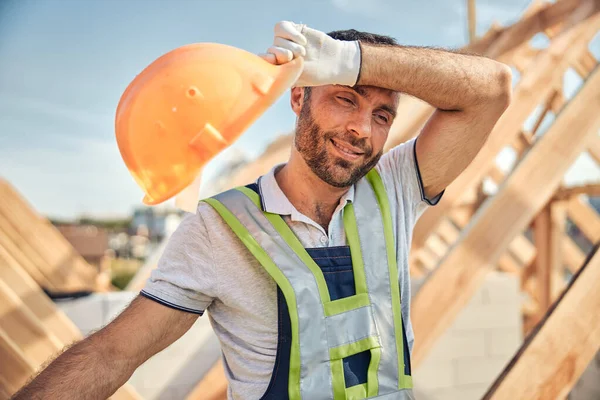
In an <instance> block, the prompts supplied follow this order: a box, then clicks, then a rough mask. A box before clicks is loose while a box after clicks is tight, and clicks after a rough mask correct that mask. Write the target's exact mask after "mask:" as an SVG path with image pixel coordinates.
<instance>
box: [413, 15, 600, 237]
mask: <svg viewBox="0 0 600 400" xmlns="http://www.w3.org/2000/svg"><path fill="white" fill-rule="evenodd" d="M599 28H600V17H599V16H598V14H596V15H595V16H594V17H593V18H592V20H590V22H589V24H587V23H586V24H584V23H582V24H581V25H580V26H578V27H575V28H573V29H572V30H570V31H568V32H566V33H565V34H562V35H560V36H558V37H557V38H556V39H555V40H554V41H553V42H552V43H551V44H550V46H549V47H548V48H547V49H546V50H545V51H544V52H543V53H542V54H541V55H540V57H539V60H538V61H537V63H536V68H532V69H531V70H529V71H527V72H526V73H525V74H524V75H523V77H522V79H521V81H520V83H519V85H518V86H517V89H516V91H515V93H514V95H513V100H512V103H511V105H510V106H509V107H508V109H507V110H506V111H505V113H504V114H503V115H502V117H501V118H500V120H499V121H498V123H497V124H496V125H495V127H494V129H493V131H492V133H491V134H490V136H489V137H488V139H487V141H486V144H485V145H484V147H483V148H482V149H481V151H480V152H479V153H478V154H477V156H476V157H475V159H474V160H473V161H472V162H471V164H470V165H469V167H468V168H467V169H466V170H465V171H463V173H462V174H461V175H460V176H459V177H458V178H456V180H455V181H454V182H453V183H452V184H451V185H449V187H448V188H447V189H446V191H445V193H444V196H443V197H442V200H441V201H440V202H439V203H438V204H437V205H436V206H435V207H430V208H429V209H428V210H427V211H425V213H423V215H422V216H421V217H420V219H419V220H418V222H417V224H416V226H415V229H414V232H413V243H415V245H416V246H417V247H419V246H422V245H423V243H425V240H426V238H427V236H429V234H430V233H431V232H432V231H433V230H435V228H436V227H437V225H438V223H439V221H440V220H441V219H442V218H443V216H444V215H445V214H446V213H447V212H448V211H449V209H450V208H451V207H452V205H453V204H455V202H456V201H457V200H458V199H459V198H460V196H462V194H463V193H465V191H466V190H469V189H470V188H472V187H474V186H475V185H477V184H478V183H479V182H481V180H482V179H483V177H484V175H485V173H486V172H487V170H488V168H487V166H488V165H489V163H490V162H491V160H494V159H495V157H496V155H497V154H498V152H500V150H502V149H503V148H504V147H505V146H507V145H509V144H510V143H511V142H512V141H513V140H514V138H515V136H516V135H518V134H519V133H520V132H521V127H522V125H523V123H524V122H525V120H526V119H527V118H528V117H529V115H530V114H531V112H532V110H533V109H534V108H535V107H536V106H537V105H538V104H539V103H540V102H543V101H545V99H547V98H548V96H550V94H551V93H553V91H554V87H553V85H552V84H551V83H552V82H555V81H557V80H560V79H561V78H562V76H563V74H564V72H565V70H566V69H567V67H568V63H569V61H570V60H571V59H572V58H573V57H578V56H579V55H580V54H581V52H582V51H583V50H584V49H586V48H587V43H588V42H589V40H590V39H591V38H592V37H593V36H594V35H595V33H596V32H597V30H598V29H599Z"/></svg>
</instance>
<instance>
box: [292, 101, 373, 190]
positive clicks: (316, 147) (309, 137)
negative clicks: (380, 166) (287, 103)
mask: <svg viewBox="0 0 600 400" xmlns="http://www.w3.org/2000/svg"><path fill="white" fill-rule="evenodd" d="M334 137H335V138H337V139H340V140H341V141H343V142H346V143H348V144H350V145H352V146H354V147H355V148H357V149H360V151H362V152H363V154H362V155H361V157H360V158H359V159H358V160H357V161H356V162H351V161H348V160H345V159H343V158H341V157H339V156H337V155H334V154H331V153H330V152H329V151H328V150H327V148H328V144H330V143H332V142H331V139H332V138H334ZM294 146H295V148H296V150H297V151H298V152H299V153H300V155H301V156H302V158H303V159H304V162H306V164H307V165H308V166H309V168H310V169H311V170H312V172H313V173H314V174H315V175H316V176H318V177H319V178H320V179H321V180H322V181H324V182H325V183H328V184H329V185H331V186H333V187H337V188H346V187H350V186H352V185H354V184H355V183H356V182H358V180H360V179H361V178H362V177H363V176H365V175H366V174H367V173H368V172H369V171H370V170H371V169H372V168H373V167H374V166H375V165H377V163H378V162H379V159H380V158H381V155H382V154H383V150H381V151H379V152H378V153H377V154H373V148H372V147H371V146H370V145H369V143H368V142H367V139H366V138H362V139H358V138H357V137H356V135H354V134H352V133H350V132H347V131H344V132H334V131H323V130H322V129H321V128H320V127H319V125H318V124H317V123H316V121H315V120H314V118H313V116H312V112H311V109H310V101H309V102H305V103H304V104H303V106H302V109H301V110H300V116H299V117H298V124H297V127H296V136H295V139H294Z"/></svg>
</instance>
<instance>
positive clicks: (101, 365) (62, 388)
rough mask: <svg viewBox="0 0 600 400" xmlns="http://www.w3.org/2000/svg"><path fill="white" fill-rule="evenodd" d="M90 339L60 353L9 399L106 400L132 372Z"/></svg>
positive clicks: (91, 337) (123, 363)
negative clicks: (64, 399)
mask: <svg viewBox="0 0 600 400" xmlns="http://www.w3.org/2000/svg"><path fill="white" fill-rule="evenodd" d="M93 340H94V338H93V336H90V337H88V338H87V339H84V340H82V341H81V342H79V343H77V344H75V345H74V346H73V347H71V348H70V349H68V350H67V351H65V352H64V353H62V354H61V355H60V356H59V357H57V358H56V359H55V360H54V361H53V362H52V363H50V365H48V366H47V367H46V368H45V369H44V370H43V371H42V372H41V373H40V374H39V375H38V376H37V377H35V379H33V380H32V381H31V382H29V383H28V384H27V385H25V386H24V387H23V388H22V389H21V390H19V391H18V392H17V393H16V394H15V395H14V397H13V398H12V399H13V400H26V399H27V400H30V399H59V398H68V399H75V398H80V399H106V398H108V397H109V396H111V395H112V394H113V393H114V392H115V391H116V390H117V389H118V388H119V387H121V386H122V385H123V384H125V382H127V379H129V376H131V374H132V373H133V371H134V369H132V368H130V367H129V366H128V365H125V363H126V362H124V361H122V360H121V361H120V360H119V359H118V357H115V358H116V360H115V359H111V354H109V353H108V354H107V352H105V351H102V348H101V347H98V346H95V345H94V343H93Z"/></svg>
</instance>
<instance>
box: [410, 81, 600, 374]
mask: <svg viewBox="0 0 600 400" xmlns="http://www.w3.org/2000/svg"><path fill="white" fill-rule="evenodd" d="M596 109H600V73H594V74H593V75H592V76H591V77H590V78H589V80H588V83H587V84H586V85H584V86H583V88H582V89H581V90H580V92H579V93H578V94H577V95H576V97H574V98H573V99H572V100H571V102H570V103H569V104H568V105H567V106H566V107H565V110H563V112H562V113H561V114H560V115H559V116H558V117H557V119H556V120H555V122H554V124H553V125H552V126H551V127H550V128H549V130H548V131H547V132H546V133H545V134H544V136H542V137H541V138H540V139H539V140H538V141H537V143H536V145H535V146H534V147H533V148H532V149H531V150H530V151H529V152H528V153H527V156H526V157H525V158H524V159H523V160H522V161H521V162H520V163H519V165H518V166H517V167H516V168H515V170H514V171H513V173H512V174H511V175H510V176H509V177H508V178H507V179H506V181H505V183H504V184H503V186H502V187H501V190H499V191H498V193H497V194H496V195H495V196H493V197H491V198H489V199H488V201H486V203H484V204H483V205H482V207H481V208H480V209H479V210H478V212H477V213H476V214H475V215H474V217H473V218H474V219H473V221H471V223H470V224H469V225H468V226H467V228H466V229H465V231H464V232H463V234H462V236H461V240H460V241H459V242H458V243H457V244H456V245H455V246H454V247H453V248H452V249H451V251H450V252H449V253H448V254H447V255H446V256H445V258H444V259H443V261H442V263H441V264H440V265H439V266H438V268H437V269H436V271H435V272H434V273H433V274H431V276H430V277H429V279H428V280H427V281H426V282H425V284H424V285H423V286H422V287H421V289H420V290H419V292H418V293H417V294H416V296H415V299H414V301H413V309H412V315H413V328H414V332H415V337H418V338H419V341H418V342H416V344H415V349H414V355H413V359H414V363H415V365H418V363H419V362H420V361H422V360H423V358H424V356H425V354H426V353H427V352H428V350H429V349H430V348H431V346H433V344H434V343H435V341H436V340H437V338H438V337H439V336H440V335H441V334H442V332H443V331H444V330H445V329H446V328H447V327H448V326H449V325H450V323H451V322H452V321H453V319H454V317H455V316H456V315H457V314H458V312H459V311H460V310H461V309H462V307H463V306H464V305H465V304H467V302H468V301H469V299H470V298H471V296H472V295H473V294H474V293H475V291H476V290H477V288H478V287H479V285H480V284H481V283H482V282H483V280H484V278H485V275H486V272H487V271H489V270H490V269H491V267H493V266H494V265H495V264H496V262H497V261H498V259H499V258H500V256H501V255H502V253H503V252H504V251H506V249H507V248H508V245H509V243H510V241H511V240H512V238H514V237H515V236H516V235H518V234H519V233H520V232H522V231H523V230H524V229H525V228H526V227H527V225H528V224H529V222H530V221H531V220H532V219H533V217H534V216H535V215H536V213H537V212H538V211H539V210H540V209H541V208H542V207H543V206H544V205H545V204H546V203H547V202H548V201H549V200H550V198H551V196H552V194H553V193H554V191H555V190H556V189H557V188H558V186H559V184H560V180H561V179H562V177H563V175H564V173H565V172H566V171H567V169H568V168H569V166H570V165H571V164H572V163H573V162H574V161H575V159H576V158H577V156H578V155H579V154H580V153H581V151H583V150H584V149H585V148H586V146H587V145H588V142H589V141H590V140H592V138H593V137H595V135H596V133H597V132H598V129H600V115H599V114H597V113H595V112H586V110H588V111H589V110H592V111H595V110H596ZM584 115H585V117H582V116H584ZM490 227H494V229H490Z"/></svg>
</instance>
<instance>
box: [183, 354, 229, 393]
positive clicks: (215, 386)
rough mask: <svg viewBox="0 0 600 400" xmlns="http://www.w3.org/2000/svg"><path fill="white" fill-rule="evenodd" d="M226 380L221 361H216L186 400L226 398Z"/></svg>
mask: <svg viewBox="0 0 600 400" xmlns="http://www.w3.org/2000/svg"><path fill="white" fill-rule="evenodd" d="M226 399H227V380H226V379H225V368H224V367H223V361H220V360H219V361H217V362H216V363H215V365H213V367H212V368H211V369H210V370H209V371H208V373H207V374H206V375H205V376H204V378H202V380H201V381H200V382H198V384H197V385H196V387H195V388H194V390H192V392H191V393H190V394H189V395H188V396H187V397H186V400H226Z"/></svg>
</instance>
